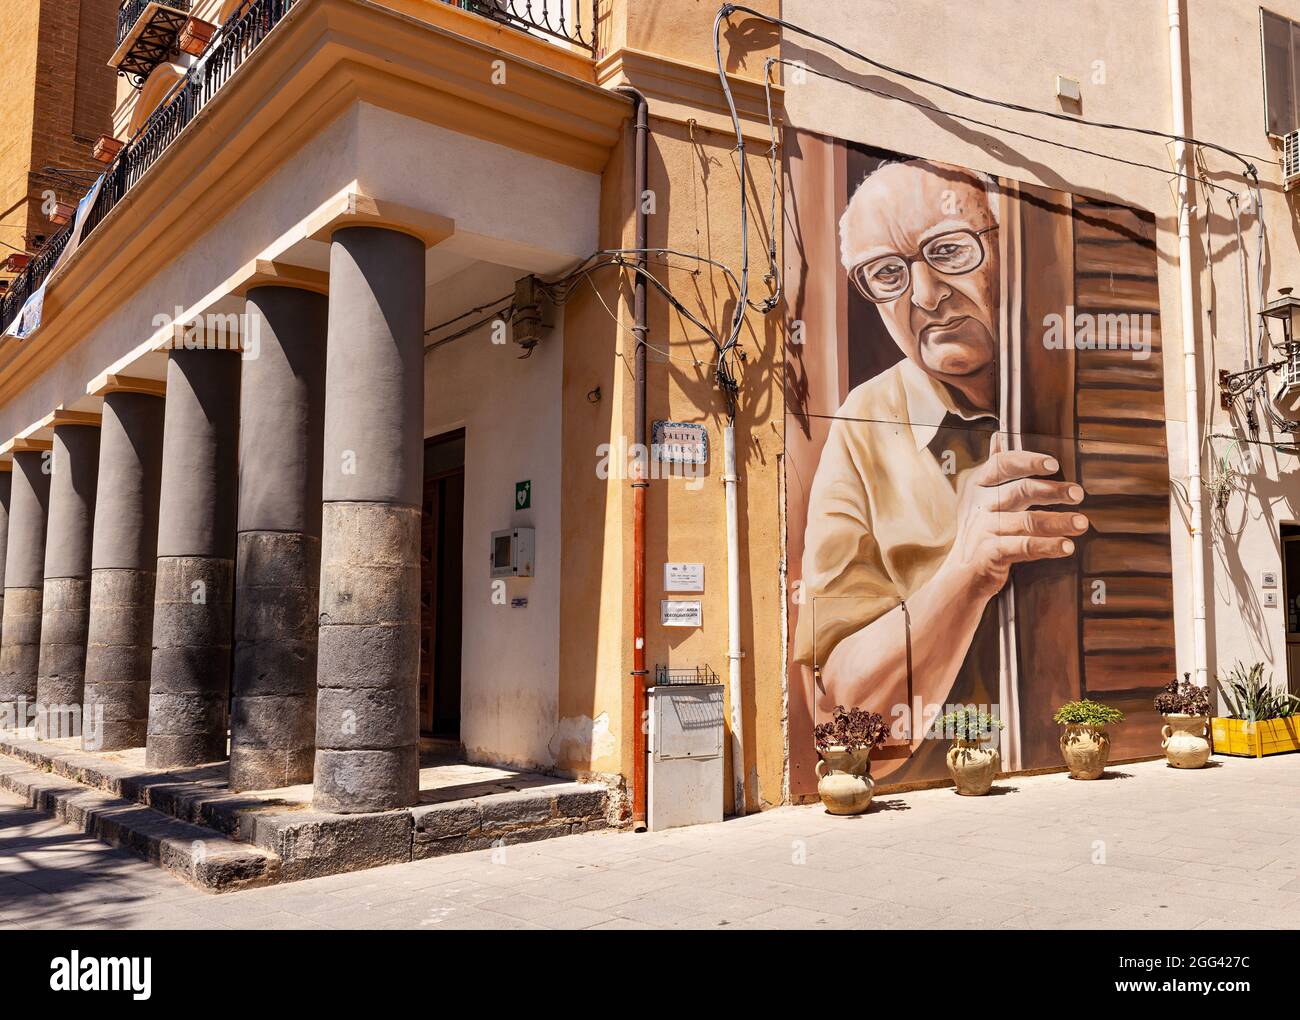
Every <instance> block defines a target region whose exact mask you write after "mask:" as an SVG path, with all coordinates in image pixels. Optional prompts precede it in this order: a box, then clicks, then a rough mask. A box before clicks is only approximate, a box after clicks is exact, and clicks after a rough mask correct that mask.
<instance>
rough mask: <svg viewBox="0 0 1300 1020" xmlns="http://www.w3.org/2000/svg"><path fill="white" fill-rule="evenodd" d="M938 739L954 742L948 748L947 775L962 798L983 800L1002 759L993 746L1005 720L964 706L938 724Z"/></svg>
mask: <svg viewBox="0 0 1300 1020" xmlns="http://www.w3.org/2000/svg"><path fill="white" fill-rule="evenodd" d="M935 728H936V729H937V731H938V733H937V734H936V735H938V736H944V737H947V738H948V739H949V740H951V741H952V746H951V747H950V748H948V756H947V762H948V774H949V775H950V776H952V781H953V784H954V785H955V786H956V787H957V792H958V793H959V794H961V795H962V796H963V797H982V796H984V794H986V793H988V792H989V790H990V789H991V788H992V786H993V777H994V776H995V775H997V771H998V765H999V764H1000V763H1001V759H1000V758H999V756H998V752H997V748H995V747H992V746H990V743H989V742H990V740H991V739H992V737H993V734H994V732H996V731H997V730H1000V729H1002V720H1001V719H998V718H997V717H996V716H994V715H991V714H989V713H988V712H985V711H983V710H982V709H979V708H977V707H976V706H974V705H961V706H958V707H957V708H955V709H953V710H952V711H951V712H949V713H947V714H946V715H944V716H943V717H942V718H940V719H939V721H938V722H937V723H935Z"/></svg>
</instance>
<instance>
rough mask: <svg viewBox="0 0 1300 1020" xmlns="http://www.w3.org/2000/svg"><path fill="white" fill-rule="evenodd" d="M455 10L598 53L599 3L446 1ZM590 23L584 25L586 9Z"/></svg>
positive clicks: (568, 0) (563, 0)
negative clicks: (597, 14) (597, 24)
mask: <svg viewBox="0 0 1300 1020" xmlns="http://www.w3.org/2000/svg"><path fill="white" fill-rule="evenodd" d="M446 2H447V3H449V4H451V6H452V7H458V8H460V9H461V10H462V11H468V12H469V13H471V14H477V15H480V16H481V17H484V18H488V19H490V20H491V21H495V22H498V23H499V24H502V25H507V26H509V27H510V28H517V29H519V30H521V31H524V32H529V33H531V34H535V35H543V36H547V37H549V38H550V39H553V40H556V41H558V42H566V43H571V44H573V45H574V46H576V47H579V48H580V49H584V50H589V51H590V52H592V53H595V50H596V6H597V4H596V0H446ZM584 7H586V8H588V14H589V17H590V20H589V21H588V22H587V24H585V25H584V24H583V17H582V12H583V8H584Z"/></svg>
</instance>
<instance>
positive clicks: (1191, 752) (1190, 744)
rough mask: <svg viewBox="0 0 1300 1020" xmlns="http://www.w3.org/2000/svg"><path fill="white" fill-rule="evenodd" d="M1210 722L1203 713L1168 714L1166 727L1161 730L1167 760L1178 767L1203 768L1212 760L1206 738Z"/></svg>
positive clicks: (1162, 745)
mask: <svg viewBox="0 0 1300 1020" xmlns="http://www.w3.org/2000/svg"><path fill="white" fill-rule="evenodd" d="M1209 724H1210V721H1209V719H1208V718H1207V717H1206V716H1203V715H1182V714H1179V713H1176V712H1171V713H1169V714H1168V715H1166V716H1165V728H1164V729H1163V730H1161V731H1160V735H1161V736H1162V737H1164V740H1162V741H1161V743H1160V746H1161V747H1163V748H1164V749H1165V760H1166V761H1168V762H1169V764H1170V765H1172V766H1173V767H1174V768H1176V769H1199V768H1201V767H1202V766H1203V765H1204V764H1205V763H1206V762H1207V761H1209V760H1210V742H1209V741H1208V740H1206V739H1205V733H1206V730H1207V729H1208V728H1209Z"/></svg>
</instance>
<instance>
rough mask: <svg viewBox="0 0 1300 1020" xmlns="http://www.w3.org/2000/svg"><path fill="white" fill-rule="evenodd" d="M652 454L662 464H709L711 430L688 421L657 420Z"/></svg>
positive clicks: (652, 441)
mask: <svg viewBox="0 0 1300 1020" xmlns="http://www.w3.org/2000/svg"><path fill="white" fill-rule="evenodd" d="M651 444H652V449H651V455H652V456H654V457H655V458H656V459H657V460H658V461H659V462H660V463H661V464H707V463H708V462H709V430H708V429H707V428H705V427H704V426H703V425H699V424H696V423H695V422H688V421H657V422H655V423H654V430H653V436H652V439H651Z"/></svg>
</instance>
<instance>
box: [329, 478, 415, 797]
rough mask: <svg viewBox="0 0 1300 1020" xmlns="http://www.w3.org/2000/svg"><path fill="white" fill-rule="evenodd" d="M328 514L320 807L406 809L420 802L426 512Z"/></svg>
mask: <svg viewBox="0 0 1300 1020" xmlns="http://www.w3.org/2000/svg"><path fill="white" fill-rule="evenodd" d="M323 511H324V514H323V521H322V530H321V534H322V542H321V582H320V583H321V598H320V638H319V650H318V656H319V665H318V667H317V702H316V748H317V750H316V775H315V779H314V785H315V793H314V797H313V803H314V804H315V805H316V806H317V807H318V808H320V809H322V810H326V811H338V812H363V811H386V810H389V809H391V808H399V807H409V806H411V805H412V804H415V803H416V802H417V800H418V799H419V792H420V789H419V787H420V762H419V757H420V756H419V732H420V729H419V727H420V723H419V673H420V510H419V508H418V507H408V506H401V505H394V504H388V503H352V502H348V503H343V502H338V503H326V504H325V505H324V508H323Z"/></svg>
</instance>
